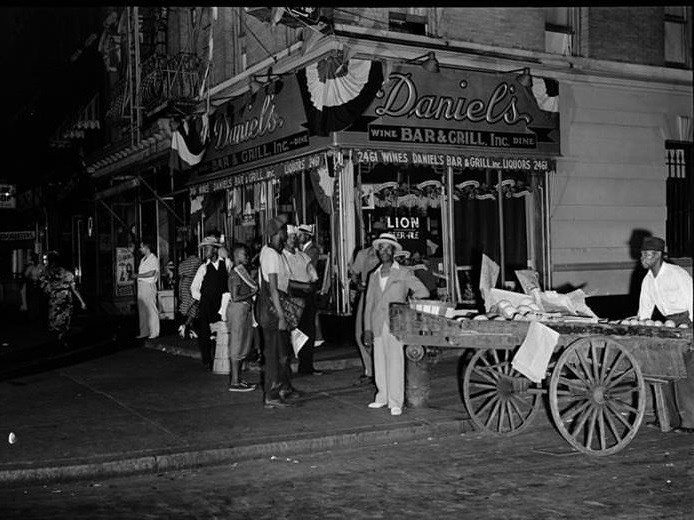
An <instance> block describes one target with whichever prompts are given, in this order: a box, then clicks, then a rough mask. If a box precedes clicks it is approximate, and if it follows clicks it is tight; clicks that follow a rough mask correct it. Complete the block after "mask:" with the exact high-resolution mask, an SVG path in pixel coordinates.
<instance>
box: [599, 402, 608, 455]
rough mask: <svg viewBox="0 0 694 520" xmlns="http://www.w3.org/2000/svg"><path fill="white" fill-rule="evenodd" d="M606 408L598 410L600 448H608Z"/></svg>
mask: <svg viewBox="0 0 694 520" xmlns="http://www.w3.org/2000/svg"><path fill="white" fill-rule="evenodd" d="M604 414H605V410H604V409H603V408H600V410H599V411H598V435H599V436H600V449H601V450H604V449H606V448H607V431H605V417H604Z"/></svg>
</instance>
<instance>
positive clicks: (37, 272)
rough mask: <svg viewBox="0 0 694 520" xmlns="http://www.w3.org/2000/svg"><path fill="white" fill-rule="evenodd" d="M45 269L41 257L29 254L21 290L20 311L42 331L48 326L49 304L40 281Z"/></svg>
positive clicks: (33, 325) (33, 253) (32, 253)
mask: <svg viewBox="0 0 694 520" xmlns="http://www.w3.org/2000/svg"><path fill="white" fill-rule="evenodd" d="M45 269H46V268H45V266H44V265H43V263H42V262H41V261H40V258H39V255H38V254H36V253H35V252H34V251H32V252H31V253H29V259H28V263H27V266H26V269H24V273H23V278H24V283H23V284H22V288H21V290H20V296H21V298H22V303H21V307H20V310H21V311H22V312H26V313H27V317H28V318H29V322H30V323H31V325H32V327H40V328H42V329H43V328H44V327H45V326H46V317H47V315H48V302H47V300H46V294H45V293H44V292H43V290H42V289H41V285H40V283H39V281H40V278H41V275H43V273H44V271H45Z"/></svg>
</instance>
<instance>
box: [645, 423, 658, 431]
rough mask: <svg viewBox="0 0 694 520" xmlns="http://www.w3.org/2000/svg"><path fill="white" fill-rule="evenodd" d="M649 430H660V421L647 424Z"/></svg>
mask: <svg viewBox="0 0 694 520" xmlns="http://www.w3.org/2000/svg"><path fill="white" fill-rule="evenodd" d="M646 427H647V428H653V429H654V430H660V423H659V422H658V421H649V422H647V423H646Z"/></svg>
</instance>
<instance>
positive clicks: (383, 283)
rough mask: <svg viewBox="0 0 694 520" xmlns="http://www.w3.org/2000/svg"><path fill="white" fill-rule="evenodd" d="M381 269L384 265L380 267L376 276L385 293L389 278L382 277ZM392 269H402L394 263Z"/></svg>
mask: <svg viewBox="0 0 694 520" xmlns="http://www.w3.org/2000/svg"><path fill="white" fill-rule="evenodd" d="M381 267H383V265H379V266H378V269H376V274H377V275H378V285H379V286H380V287H381V291H385V290H386V285H387V284H388V276H381ZM390 268H391V269H400V264H399V263H397V262H395V261H394V262H393V265H391V266H390Z"/></svg>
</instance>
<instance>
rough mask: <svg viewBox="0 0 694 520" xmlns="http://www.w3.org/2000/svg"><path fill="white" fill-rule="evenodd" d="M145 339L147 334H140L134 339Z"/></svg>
mask: <svg viewBox="0 0 694 520" xmlns="http://www.w3.org/2000/svg"><path fill="white" fill-rule="evenodd" d="M146 337H147V334H140V335H139V336H137V337H136V338H135V339H145V338H146Z"/></svg>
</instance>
